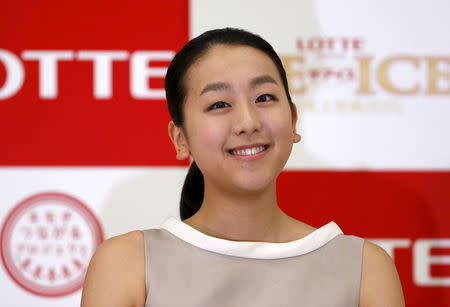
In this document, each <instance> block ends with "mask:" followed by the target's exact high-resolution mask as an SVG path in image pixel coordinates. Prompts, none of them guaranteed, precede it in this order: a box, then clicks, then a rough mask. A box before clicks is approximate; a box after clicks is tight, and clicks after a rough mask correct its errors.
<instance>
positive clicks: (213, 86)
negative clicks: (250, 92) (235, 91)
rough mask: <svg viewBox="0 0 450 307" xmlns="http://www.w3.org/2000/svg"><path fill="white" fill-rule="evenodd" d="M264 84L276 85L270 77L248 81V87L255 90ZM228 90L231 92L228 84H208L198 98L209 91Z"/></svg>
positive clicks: (260, 77) (264, 76)
mask: <svg viewBox="0 0 450 307" xmlns="http://www.w3.org/2000/svg"><path fill="white" fill-rule="evenodd" d="M264 83H273V84H276V85H278V83H277V81H275V79H274V78H272V77H271V76H269V75H262V76H258V77H255V78H253V79H252V80H250V82H249V87H250V88H255V87H257V86H258V85H261V84H264ZM229 90H231V85H230V84H229V83H226V82H214V83H209V84H207V85H206V86H205V87H204V88H203V90H202V91H201V92H200V96H201V95H203V94H204V93H206V92H209V91H229Z"/></svg>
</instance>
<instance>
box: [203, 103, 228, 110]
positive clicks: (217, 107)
mask: <svg viewBox="0 0 450 307" xmlns="http://www.w3.org/2000/svg"><path fill="white" fill-rule="evenodd" d="M227 105H228V103H226V102H223V101H218V102H216V103H214V104H212V105H211V106H210V107H209V108H208V110H214V109H222V108H224V107H226V106H227Z"/></svg>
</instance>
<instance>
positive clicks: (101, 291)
mask: <svg viewBox="0 0 450 307" xmlns="http://www.w3.org/2000/svg"><path fill="white" fill-rule="evenodd" d="M166 97H167V101H168V107H169V112H170V114H171V116H172V121H171V122H170V123H169V127H168V132H169V136H170V139H171V141H172V142H173V144H174V147H175V149H176V152H177V159H187V158H189V157H192V158H193V160H194V162H193V163H192V165H191V167H190V169H189V173H188V175H187V177H186V181H185V184H184V186H183V191H182V197H181V202H180V204H181V207H180V215H181V221H180V220H178V219H175V218H170V219H168V220H167V221H166V222H165V223H164V224H163V225H161V227H160V229H151V230H145V231H143V232H142V231H134V232H130V233H127V234H124V235H122V236H118V237H114V238H111V239H109V240H107V241H105V242H104V243H103V244H102V245H101V246H100V247H99V248H98V249H97V251H96V253H95V255H94V256H93V258H92V260H91V263H90V266H89V269H88V272H87V275H86V280H85V285H84V290H83V297H82V306H84V307H89V306H96V307H97V306H196V307H198V306H358V305H359V306H363V307H364V306H383V307H385V306H404V299H403V294H402V288H401V284H400V281H399V278H398V274H397V271H396V269H395V266H394V264H393V262H392V260H391V258H390V257H389V255H388V254H387V253H386V252H385V251H384V250H383V249H381V248H380V247H378V246H377V245H375V244H372V243H370V242H368V241H366V240H363V239H361V238H358V237H355V236H346V235H343V234H342V232H341V230H340V229H339V227H338V226H337V225H336V224H335V223H334V222H330V223H329V224H327V225H324V226H322V227H320V228H318V229H316V228H314V227H312V226H310V225H307V224H305V223H302V222H300V221H297V220H295V219H293V218H290V217H289V216H287V215H286V214H285V213H284V212H283V211H281V210H280V208H279V207H278V204H277V199H276V178H277V176H278V175H279V173H280V172H281V170H282V169H283V167H284V165H285V163H286V161H287V160H288V158H289V155H290V153H291V150H292V145H293V143H297V142H299V141H300V139H301V137H300V135H299V134H298V133H297V131H296V122H297V110H296V107H295V105H294V104H293V103H292V101H291V97H290V95H289V91H288V84H287V79H286V73H285V71H284V69H283V66H282V64H281V61H280V59H279V57H278V56H277V54H276V53H275V51H274V50H273V49H272V47H271V46H270V45H269V44H268V43H267V42H266V41H264V40H263V39H262V38H260V37H259V36H256V35H254V34H251V33H249V32H246V31H243V30H239V29H232V28H226V29H218V30H212V31H208V32H205V33H204V34H202V35H200V36H199V37H197V38H195V39H193V40H191V41H190V42H188V43H187V44H186V45H185V46H184V47H183V49H182V50H181V51H180V52H179V53H178V54H177V55H176V56H175V58H174V59H173V61H172V63H171V64H170V66H169V68H168V71H167V75H166Z"/></svg>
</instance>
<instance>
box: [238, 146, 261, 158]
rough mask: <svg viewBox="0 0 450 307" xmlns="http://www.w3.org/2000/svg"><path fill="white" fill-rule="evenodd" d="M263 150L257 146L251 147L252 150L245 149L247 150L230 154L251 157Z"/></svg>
mask: <svg viewBox="0 0 450 307" xmlns="http://www.w3.org/2000/svg"><path fill="white" fill-rule="evenodd" d="M264 149H265V147H264V146H259V147H253V148H247V149H240V150H233V151H231V154H233V155H239V156H251V155H256V154H257V153H258V152H261V151H263V150H264Z"/></svg>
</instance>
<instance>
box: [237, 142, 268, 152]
mask: <svg viewBox="0 0 450 307" xmlns="http://www.w3.org/2000/svg"><path fill="white" fill-rule="evenodd" d="M268 145H269V144H265V143H255V144H250V145H242V146H239V147H234V148H231V149H229V151H233V150H243V149H248V148H254V147H260V146H268Z"/></svg>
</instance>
